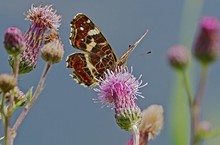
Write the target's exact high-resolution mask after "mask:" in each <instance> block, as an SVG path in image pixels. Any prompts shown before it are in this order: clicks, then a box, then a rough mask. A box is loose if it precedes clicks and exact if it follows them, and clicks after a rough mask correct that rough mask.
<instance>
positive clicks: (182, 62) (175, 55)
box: [168, 45, 190, 70]
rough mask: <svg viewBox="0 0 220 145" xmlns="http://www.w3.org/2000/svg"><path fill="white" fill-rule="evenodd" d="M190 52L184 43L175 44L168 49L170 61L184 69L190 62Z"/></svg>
mask: <svg viewBox="0 0 220 145" xmlns="http://www.w3.org/2000/svg"><path fill="white" fill-rule="evenodd" d="M189 58H190V57H189V52H188V50H187V48H185V47H184V46H182V45H175V46H173V47H171V48H170V49H169V50H168V61H169V63H170V65H171V66H172V67H173V68H174V69H177V70H183V69H185V68H186V66H187V65H188V63H189Z"/></svg>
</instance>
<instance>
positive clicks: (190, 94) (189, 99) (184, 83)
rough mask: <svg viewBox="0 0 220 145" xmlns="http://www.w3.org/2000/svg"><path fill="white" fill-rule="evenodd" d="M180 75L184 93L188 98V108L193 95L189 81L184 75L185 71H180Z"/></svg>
mask: <svg viewBox="0 0 220 145" xmlns="http://www.w3.org/2000/svg"><path fill="white" fill-rule="evenodd" d="M182 75H183V85H184V87H185V90H186V93H187V97H188V103H189V106H190V107H191V106H192V99H193V94H192V90H191V87H190V85H189V81H188V77H187V74H186V70H183V71H182Z"/></svg>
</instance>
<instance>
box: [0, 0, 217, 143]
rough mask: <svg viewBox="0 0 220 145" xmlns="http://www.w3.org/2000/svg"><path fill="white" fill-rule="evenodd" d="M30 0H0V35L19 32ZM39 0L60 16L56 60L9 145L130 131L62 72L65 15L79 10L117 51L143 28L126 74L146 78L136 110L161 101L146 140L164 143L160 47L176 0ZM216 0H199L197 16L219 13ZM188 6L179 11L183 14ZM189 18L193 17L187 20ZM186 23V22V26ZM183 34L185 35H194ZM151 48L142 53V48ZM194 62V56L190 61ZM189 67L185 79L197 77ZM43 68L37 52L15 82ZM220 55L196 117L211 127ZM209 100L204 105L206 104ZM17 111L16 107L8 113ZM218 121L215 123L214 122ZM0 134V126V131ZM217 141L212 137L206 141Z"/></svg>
mask: <svg viewBox="0 0 220 145" xmlns="http://www.w3.org/2000/svg"><path fill="white" fill-rule="evenodd" d="M41 2H42V1H39V0H36V1H33V0H19V1H15V0H8V1H3V0H1V5H0V19H1V22H0V34H1V35H0V41H1V42H3V36H4V33H5V30H6V29H7V28H8V27H9V26H17V27H19V28H20V29H21V30H22V31H23V32H25V31H26V30H27V28H28V27H29V24H30V22H29V21H25V20H24V15H23V14H24V12H26V11H27V10H28V9H29V8H30V6H31V4H32V3H34V4H35V5H38V4H40V3H41ZM44 4H53V8H54V9H57V13H59V14H60V15H62V25H61V27H60V29H59V32H60V36H61V39H62V41H63V43H64V49H65V54H64V58H63V61H62V62H61V63H59V64H55V65H54V66H53V67H52V69H51V71H50V73H49V75H48V78H47V80H46V86H45V89H44V90H43V92H42V94H41V95H40V97H39V99H38V101H37V102H36V104H35V105H34V107H33V108H32V109H31V111H30V113H29V114H28V116H27V117H26V118H25V120H24V122H23V123H22V125H21V127H20V128H19V130H18V133H17V137H16V140H15V144H16V145H26V144H27V145H28V144H29V145H61V144H62V145H73V144H75V145H86V144H90V145H115V144H117V145H124V144H126V142H127V141H128V139H129V137H130V135H131V134H130V133H129V132H126V131H123V130H121V129H120V128H119V127H118V126H117V124H116V122H115V119H114V110H111V109H110V108H106V107H104V108H101V107H102V105H101V104H97V103H93V100H92V99H93V98H96V97H97V94H96V93H95V92H94V91H92V90H89V89H87V88H84V87H82V86H80V85H78V84H76V82H75V81H73V80H72V78H71V77H70V76H69V74H70V73H71V71H72V70H70V69H69V70H67V69H66V67H65V66H66V63H65V59H66V57H67V56H68V55H69V54H71V53H73V52H74V51H76V49H74V48H73V47H72V46H70V44H69V34H70V26H69V25H70V21H71V20H72V18H73V17H74V16H75V15H76V14H77V13H79V12H82V13H85V14H86V15H87V16H89V17H90V18H91V19H92V20H93V22H94V23H95V24H96V25H97V26H98V27H99V28H100V30H101V31H102V33H103V34H104V36H105V37H106V38H107V40H108V41H109V43H110V45H111V46H112V47H113V49H114V51H115V53H116V55H117V56H120V55H121V54H122V53H123V52H125V51H126V49H127V48H128V45H129V44H133V43H134V42H135V41H136V40H137V39H138V38H139V37H140V36H141V35H142V34H143V33H144V32H145V31H146V30H148V31H149V32H148V34H147V36H146V37H145V38H144V39H143V41H142V42H141V43H140V45H138V47H137V48H136V49H135V51H134V52H133V54H132V55H131V56H130V58H129V60H128V66H129V67H130V66H133V68H134V71H133V72H134V74H135V75H136V76H139V75H140V74H142V75H143V77H142V80H143V82H148V83H149V84H148V85H147V86H146V87H144V88H142V89H141V91H142V92H143V95H144V96H145V98H144V99H142V98H139V99H138V100H137V103H138V105H139V106H140V107H141V109H144V108H146V107H147V106H149V105H151V104H161V105H163V107H164V115H165V125H164V128H163V130H162V131H161V133H160V135H159V136H158V137H157V138H155V139H154V140H153V141H151V142H150V143H149V144H150V145H158V144H164V145H169V144H170V142H171V138H172V136H171V135H170V131H171V130H170V127H169V126H170V125H171V124H169V122H171V119H170V117H169V116H170V113H171V111H170V104H171V103H170V102H171V101H172V97H173V96H172V88H173V82H174V79H175V73H174V72H173V71H172V70H171V69H170V67H169V65H168V63H167V57H166V55H167V49H168V48H169V47H171V46H173V45H175V44H179V43H180V42H181V40H180V38H181V37H180V29H181V24H182V23H183V22H181V20H182V11H183V6H184V1H183V0H168V1H164V0H137V1H132V0H127V1H117V0H111V1H101V0H97V1H89V0H84V1H76V0H66V1H58V0H48V1H45V2H44ZM219 5H220V1H217V0H210V1H205V2H204V4H203V8H202V10H201V13H200V14H199V17H201V16H207V15H212V16H216V17H217V18H218V19H220V10H219ZM193 15H194V11H192V12H191V13H188V14H187V17H188V18H189V19H190V18H191V17H192V16H193ZM195 21H197V19H195ZM186 28H187V27H186ZM195 29H197V28H196V27H194V28H192V27H189V28H188V29H186V30H185V31H184V32H185V33H189V34H191V33H192V31H191V30H195ZM193 35H194V34H193ZM193 35H191V36H189V37H190V38H191V37H192V38H193V37H194V36H193ZM0 46H1V48H2V49H1V51H0V59H1V60H0V73H5V72H7V73H9V72H10V71H11V70H10V67H9V66H8V62H7V57H8V56H7V54H6V52H5V50H4V47H3V43H0ZM148 51H152V54H149V55H146V52H148ZM193 61H194V60H193ZM194 62H195V61H194ZM193 67H194V69H193V70H194V71H195V72H196V73H195V74H194V75H193V77H192V81H195V83H194V85H195V86H196V81H197V80H198V75H196V74H198V73H199V67H198V65H197V63H194V64H193ZM43 68H44V62H43V61H42V60H41V58H40V57H39V60H38V63H37V67H36V69H35V70H34V71H33V72H31V73H29V74H27V75H22V76H20V77H19V79H20V82H19V87H20V88H21V89H22V90H23V91H27V90H28V89H29V88H30V87H31V86H33V87H34V89H35V88H36V85H37V83H38V81H39V78H40V76H41V72H42V71H43ZM219 68H220V62H219V61H218V62H216V63H215V64H214V65H213V66H212V69H211V71H210V73H209V81H208V87H207V90H206V95H205V97H204V102H205V103H204V105H203V109H204V114H203V118H204V119H205V120H209V121H210V122H211V123H212V124H213V125H216V126H219V122H220V117H219V109H220V106H219V102H220V97H219V93H220V92H219V89H218V88H219V86H220V77H219V73H220V69H219ZM210 106H211V107H210ZM20 111H21V110H18V111H17V112H16V113H15V115H14V119H15V118H16V117H17V115H18V114H19V112H20ZM219 127H220V126H219ZM1 133H2V132H1ZM217 141H220V139H219V138H217V139H214V141H210V142H208V143H209V145H214V142H217Z"/></svg>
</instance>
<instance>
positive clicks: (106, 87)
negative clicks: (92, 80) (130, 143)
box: [94, 67, 146, 131]
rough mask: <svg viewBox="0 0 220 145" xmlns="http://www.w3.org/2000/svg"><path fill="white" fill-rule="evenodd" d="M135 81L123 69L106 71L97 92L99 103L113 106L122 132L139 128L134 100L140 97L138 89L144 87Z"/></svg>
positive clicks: (125, 69) (139, 114)
mask: <svg viewBox="0 0 220 145" xmlns="http://www.w3.org/2000/svg"><path fill="white" fill-rule="evenodd" d="M145 85H146V84H144V85H142V81H140V78H139V79H136V77H134V76H133V75H132V72H131V73H130V72H129V71H128V69H127V68H126V67H125V68H124V69H122V68H120V67H118V68H117V69H116V71H111V70H107V71H106V72H105V75H104V79H100V84H99V88H95V89H94V90H95V91H96V92H98V95H99V97H98V100H100V102H102V103H104V104H107V105H109V106H113V108H114V109H115V118H116V122H117V124H118V125H119V126H120V127H121V128H122V129H124V130H129V131H130V130H131V129H132V127H133V125H137V126H139V123H140V121H141V116H142V115H141V110H140V108H139V107H138V106H137V104H136V102H135V99H136V98H137V96H141V97H143V96H142V95H141V92H139V88H141V87H143V86H145Z"/></svg>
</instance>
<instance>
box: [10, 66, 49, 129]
mask: <svg viewBox="0 0 220 145" xmlns="http://www.w3.org/2000/svg"><path fill="white" fill-rule="evenodd" d="M51 66H52V64H51V63H46V65H45V68H44V71H43V73H42V76H41V79H40V81H39V83H38V85H37V89H36V90H35V92H34V95H33V97H32V99H31V101H30V102H29V103H28V104H27V105H26V106H25V108H24V110H23V111H22V112H21V114H20V115H19V117H18V119H17V120H16V122H15V124H14V126H13V128H12V130H13V131H14V132H16V131H17V129H18V127H19V126H20V124H21V122H22V121H23V120H24V118H25V116H26V115H27V114H28V112H29V111H30V109H31V107H32V106H33V104H34V103H35V102H36V100H37V98H38V96H39V94H40V93H41V91H42V90H43V86H44V83H45V80H46V77H47V74H48V72H49V70H50V68H51Z"/></svg>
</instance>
